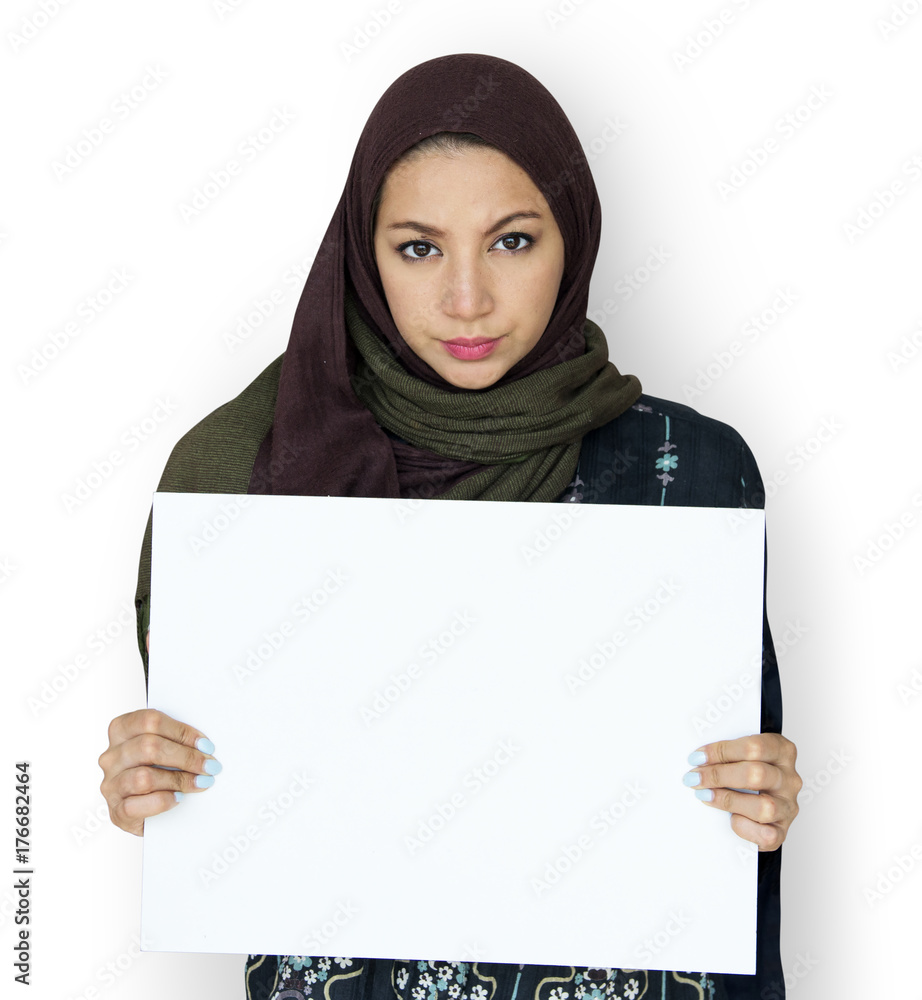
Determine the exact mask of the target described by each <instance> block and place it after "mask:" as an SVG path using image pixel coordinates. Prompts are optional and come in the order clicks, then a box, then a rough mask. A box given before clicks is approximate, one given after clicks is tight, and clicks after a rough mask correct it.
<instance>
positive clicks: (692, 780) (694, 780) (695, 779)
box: [682, 771, 701, 788]
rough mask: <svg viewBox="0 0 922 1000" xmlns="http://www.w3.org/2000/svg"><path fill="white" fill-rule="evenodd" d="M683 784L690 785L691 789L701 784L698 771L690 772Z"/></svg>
mask: <svg viewBox="0 0 922 1000" xmlns="http://www.w3.org/2000/svg"><path fill="white" fill-rule="evenodd" d="M682 784H683V785H688V787H689V788H694V786H695V785H700V784H701V775H700V774H699V773H698V772H697V771H689V772H688V774H686V775H685V777H684V778H682Z"/></svg>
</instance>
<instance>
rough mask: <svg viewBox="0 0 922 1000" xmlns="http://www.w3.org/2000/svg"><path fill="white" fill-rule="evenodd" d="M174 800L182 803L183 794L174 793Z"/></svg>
mask: <svg viewBox="0 0 922 1000" xmlns="http://www.w3.org/2000/svg"><path fill="white" fill-rule="evenodd" d="M173 798H174V799H176V801H177V802H182V798H183V796H182V792H173Z"/></svg>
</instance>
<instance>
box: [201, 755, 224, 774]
mask: <svg viewBox="0 0 922 1000" xmlns="http://www.w3.org/2000/svg"><path fill="white" fill-rule="evenodd" d="M223 770H224V765H223V764H222V763H221V761H219V760H215V759H214V757H212V758H211V760H206V761H205V774H220V773H221V772H222V771H223Z"/></svg>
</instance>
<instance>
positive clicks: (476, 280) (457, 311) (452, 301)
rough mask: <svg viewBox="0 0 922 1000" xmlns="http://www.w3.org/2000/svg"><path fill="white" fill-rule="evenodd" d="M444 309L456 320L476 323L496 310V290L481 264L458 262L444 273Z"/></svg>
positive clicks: (454, 262) (476, 262) (453, 263)
mask: <svg viewBox="0 0 922 1000" xmlns="http://www.w3.org/2000/svg"><path fill="white" fill-rule="evenodd" d="M444 278H445V284H444V287H443V289H442V309H443V311H444V312H445V313H446V315H448V316H451V317H452V318H454V319H460V320H468V321H469V320H475V319H479V318H480V317H481V316H485V315H486V314H487V313H489V312H491V311H492V309H493V291H492V287H491V283H490V280H489V277H488V275H487V274H486V268H485V266H484V265H483V264H481V263H480V262H479V261H471V260H468V261H464V260H456V261H453V262H451V264H450V265H449V267H447V268H446V269H445V273H444Z"/></svg>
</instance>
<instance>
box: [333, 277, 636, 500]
mask: <svg viewBox="0 0 922 1000" xmlns="http://www.w3.org/2000/svg"><path fill="white" fill-rule="evenodd" d="M345 306H346V308H345V316H346V324H347V327H348V330H349V335H350V337H351V338H352V342H353V343H354V344H355V346H356V349H357V351H358V354H359V357H358V360H357V363H356V373H355V375H354V376H353V378H352V387H353V390H354V391H355V394H356V395H357V396H358V398H359V399H360V400H361V401H362V402H363V403H364V404H365V406H367V407H368V409H369V410H370V411H371V413H372V414H373V415H374V418H375V420H376V421H377V422H378V423H379V424H380V425H381V426H382V427H385V428H386V429H387V430H389V431H391V432H392V433H394V434H396V435H397V436H398V437H401V438H403V440H405V441H407V442H409V443H410V444H412V445H415V446H416V447H419V448H427V449H429V450H430V451H434V452H437V453H438V454H440V455H444V456H446V457H447V458H455V459H459V460H464V461H469V462H482V463H484V465H485V468H484V469H482V470H481V471H480V472H477V473H475V474H474V475H472V476H469V477H468V478H467V479H464V480H462V481H461V482H460V483H458V484H456V485H455V486H453V487H452V488H451V489H449V490H448V491H447V492H445V493H441V494H440V495H439V497H440V499H445V500H533V501H546V502H553V501H555V500H556V499H557V498H558V497H559V496H560V495H561V493H563V492H564V490H565V489H566V488H567V486H568V485H569V484H570V483H571V482H572V481H573V475H574V473H575V472H576V466H577V462H578V461H579V448H580V442H581V440H582V438H583V435H584V434H587V433H588V432H589V431H591V430H593V429H594V428H596V427H601V426H602V424H606V423H608V422H609V421H610V420H613V419H614V418H615V417H617V416H618V415H619V414H621V413H623V412H624V411H625V410H626V409H627V408H628V407H629V406H630V405H631V404H632V403H633V402H634V401H635V400H636V399H637V397H638V396H639V395H640V393H641V387H640V382H639V381H638V379H637V378H636V377H635V376H634V375H622V374H621V373H620V372H619V371H618V369H617V368H616V367H615V366H614V365H613V364H612V363H611V362H610V361H609V360H608V344H607V343H606V341H605V334H604V333H603V332H602V331H601V330H600V329H599V327H598V326H596V324H595V323H593V322H592V321H591V320H589V319H587V320H586V325H585V327H584V328H583V330H584V334H585V337H586V352H585V354H582V355H580V356H579V357H577V358H573V359H572V360H570V361H564V362H561V363H560V364H557V365H552V366H551V367H550V368H544V369H542V370H541V371H537V372H534V373H533V374H531V375H526V376H524V377H523V378H520V379H517V380H515V381H513V382H508V383H507V384H505V385H502V386H499V387H497V388H493V389H482V390H476V391H470V392H450V391H448V390H445V389H439V388H437V387H436V386H433V385H429V384H428V383H427V382H423V381H422V380H421V379H418V378H416V377H415V376H413V375H411V374H410V373H409V372H407V371H406V369H404V368H403V367H402V366H401V365H400V363H399V362H398V361H397V360H396V359H395V358H394V357H393V356H392V355H391V353H390V352H389V351H388V349H387V347H386V346H385V345H384V344H383V343H382V342H381V340H380V339H379V338H378V337H376V336H375V335H374V333H373V332H372V331H371V330H370V329H369V328H368V326H367V325H366V324H365V323H364V322H363V320H362V318H361V317H360V316H359V314H358V312H357V310H356V308H355V304H354V301H353V299H352V297H351V295H349V294H347V295H346V302H345Z"/></svg>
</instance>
